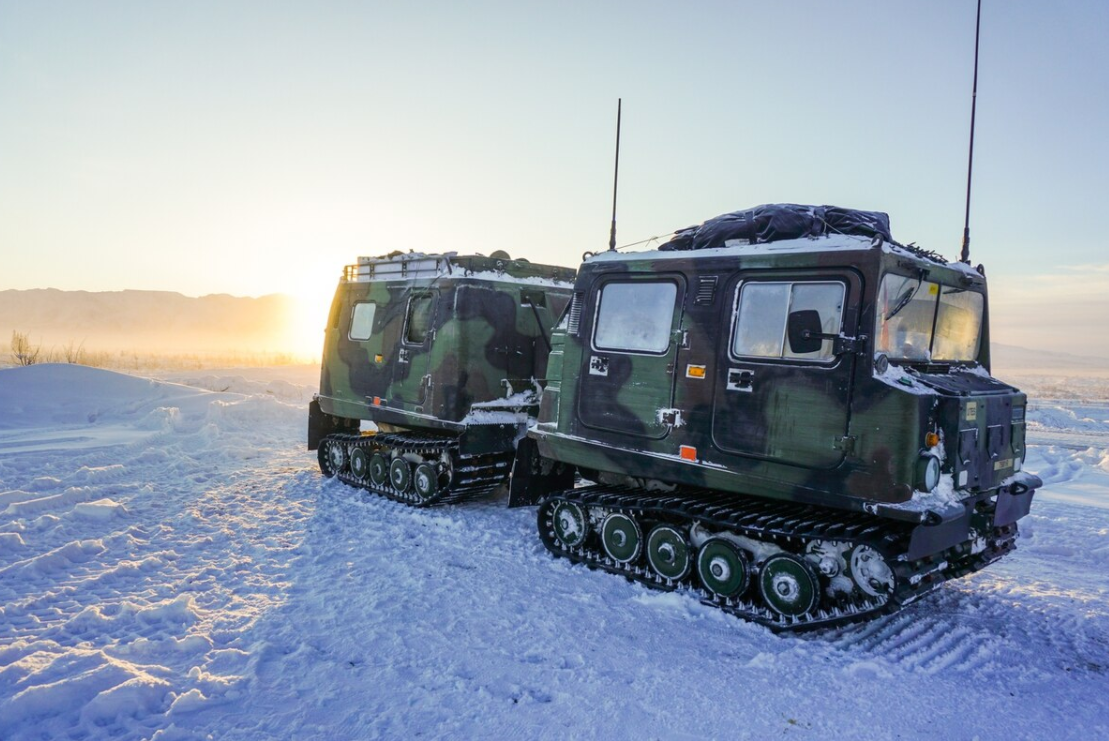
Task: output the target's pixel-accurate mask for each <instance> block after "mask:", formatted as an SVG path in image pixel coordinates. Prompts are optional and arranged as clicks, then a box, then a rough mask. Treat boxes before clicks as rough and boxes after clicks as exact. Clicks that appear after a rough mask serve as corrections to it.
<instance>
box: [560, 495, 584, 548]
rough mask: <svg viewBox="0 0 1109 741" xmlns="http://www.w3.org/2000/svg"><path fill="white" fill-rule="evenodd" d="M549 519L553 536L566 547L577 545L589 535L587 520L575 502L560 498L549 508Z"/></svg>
mask: <svg viewBox="0 0 1109 741" xmlns="http://www.w3.org/2000/svg"><path fill="white" fill-rule="evenodd" d="M551 520H552V527H554V533H555V537H556V538H558V540H559V542H560V543H562V545H564V546H565V547H567V548H576V547H578V546H579V545H581V544H582V543H584V542H585V536H587V535H589V520H588V519H586V517H585V512H584V511H583V510H582V508H581V506H580V505H579V504H577V503H575V502H567V501H566V500H560V501H559V502H558V503H557V504H555V506H554V509H553V510H551Z"/></svg>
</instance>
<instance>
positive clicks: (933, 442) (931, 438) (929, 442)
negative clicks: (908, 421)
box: [924, 432, 940, 448]
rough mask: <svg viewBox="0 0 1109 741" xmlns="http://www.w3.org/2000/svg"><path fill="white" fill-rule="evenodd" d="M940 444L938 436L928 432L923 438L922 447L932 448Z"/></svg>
mask: <svg viewBox="0 0 1109 741" xmlns="http://www.w3.org/2000/svg"><path fill="white" fill-rule="evenodd" d="M939 444H940V436H939V435H937V434H936V433H934V432H929V433H928V434H927V435H925V436H924V447H926V448H934V447H936V446H937V445H939Z"/></svg>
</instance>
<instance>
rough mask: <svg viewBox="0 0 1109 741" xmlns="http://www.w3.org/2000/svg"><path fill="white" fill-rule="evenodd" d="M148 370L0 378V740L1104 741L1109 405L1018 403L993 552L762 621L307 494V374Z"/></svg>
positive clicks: (516, 532) (436, 515)
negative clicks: (877, 603)
mask: <svg viewBox="0 0 1109 741" xmlns="http://www.w3.org/2000/svg"><path fill="white" fill-rule="evenodd" d="M169 380H170V381H175V382H168V381H156V380H151V379H146V378H136V377H131V376H126V375H120V374H116V373H110V372H106V371H99V370H94V369H90V368H83V367H79V366H34V367H30V368H18V369H7V370H0V739H4V740H5V741H7V740H16V739H146V738H152V739H160V740H162V741H171V740H176V739H313V738H327V739H373V738H410V737H415V736H422V737H429V738H488V739H505V738H528V739H531V738H539V739H556V738H557V739H562V738H604V739H639V738H644V739H645V738H663V739H672V738H674V739H705V738H720V739H737V738H738V739H744V738H749V739H766V738H783V737H784V738H815V739H848V738H850V739H968V740H969V739H975V738H976V739H980V740H981V741H985V740H986V739H1005V740H1006V741H1009V740H1010V739H1044V738H1051V739H1053V740H1058V739H1071V738H1073V739H1091V738H1109V714H1106V712H1105V696H1106V689H1107V688H1109V602H1107V596H1109V594H1107V590H1109V402H1107V401H1105V399H1106V398H1109V395H1105V394H1103V395H1102V396H1100V397H1098V398H1097V399H1093V400H1089V399H1085V400H1084V399H1083V398H1067V399H1054V400H1052V399H1046V400H1036V399H1035V398H1034V397H1033V403H1032V404H1031V405H1030V407H1029V413H1028V417H1029V423H1030V429H1029V442H1030V446H1029V457H1028V462H1027V465H1026V468H1027V469H1028V470H1031V471H1033V472H1038V473H1039V474H1040V475H1041V476H1043V478H1044V480H1045V487H1044V489H1043V490H1041V492H1040V493H1039V494H1038V495H1037V499H1036V501H1035V502H1034V504H1033V510H1032V514H1031V515H1030V516H1029V517H1027V518H1025V519H1024V520H1022V522H1021V532H1022V535H1021V538H1020V541H1019V546H1018V550H1017V552H1016V553H1015V554H1013V555H1011V556H1009V557H1007V558H1006V559H1004V560H1002V561H1001V562H999V563H997V564H995V565H994V566H992V567H991V568H989V569H988V570H986V571H985V572H982V573H979V574H976V575H974V576H972V577H969V578H966V579H963V580H960V581H957V582H953V583H950V584H948V585H945V586H944V587H943V588H941V589H940V590H939V591H938V593H936V594H934V595H931V596H929V597H927V598H925V599H923V600H920V601H919V602H917V603H916V604H914V605H912V606H910V607H909V608H907V609H905V610H904V611H903V612H901V613H900V614H898V615H895V616H890V617H887V618H882V619H879V620H876V621H874V622H871V623H868V624H864V625H861V626H854V627H848V628H842V629H836V630H830V631H822V632H817V633H811V634H805V635H774V634H772V633H770V632H769V631H767V630H766V629H764V628H761V627H759V626H757V625H752V624H749V623H745V622H743V621H741V620H738V619H736V618H733V617H730V616H727V615H724V614H722V613H720V612H718V611H717V610H714V609H712V608H709V607H706V606H703V605H701V604H700V603H699V602H698V600H697V598H696V596H694V595H693V594H690V593H685V592H679V593H670V594H666V593H660V592H653V591H650V590H648V589H646V588H644V587H642V586H639V585H636V584H632V583H630V582H627V581H626V580H624V579H621V578H619V577H615V576H611V575H607V574H604V573H598V572H592V571H589V570H588V569H585V568H583V567H580V566H575V565H572V564H570V563H568V562H566V561H564V560H556V559H554V558H552V557H550V556H549V555H548V554H547V552H546V551H545V550H544V549H543V547H542V546H541V544H540V543H539V540H538V538H537V536H536V534H535V522H534V519H535V511H534V510H533V509H528V508H525V509H515V510H509V509H507V508H506V507H505V498H504V496H499V497H493V498H490V499H488V500H485V501H479V502H474V503H470V504H467V505H461V506H452V507H447V508H442V509H437V510H415V509H410V508H407V507H404V506H401V505H399V504H394V503H392V502H389V501H386V500H384V499H380V498H377V497H373V496H368V495H364V494H362V493H360V492H358V491H355V490H352V489H350V488H348V487H346V486H344V485H342V484H340V483H338V482H336V481H334V480H327V479H324V478H323V477H321V476H320V474H319V473H318V470H317V467H316V463H315V454H314V453H309V452H307V451H306V450H305V449H304V434H305V426H306V416H307V415H306V407H307V402H308V400H309V399H310V398H311V393H312V392H313V391H314V390H315V389H314V385H315V382H316V378H315V377H314V376H313V375H311V374H309V373H307V372H304V371H298V372H295V373H293V374H292V375H286V377H283V376H282V373H281V372H280V371H278V370H275V369H260V370H239V371H228V372H226V373H219V372H215V373H213V372H205V373H197V374H192V375H190V374H177V375H175V376H173V377H171V378H170V379H169ZM1105 386H1109V383H1107V384H1105ZM1098 388H1102V389H1103V390H1104V388H1103V387H1101V386H1099V387H1098Z"/></svg>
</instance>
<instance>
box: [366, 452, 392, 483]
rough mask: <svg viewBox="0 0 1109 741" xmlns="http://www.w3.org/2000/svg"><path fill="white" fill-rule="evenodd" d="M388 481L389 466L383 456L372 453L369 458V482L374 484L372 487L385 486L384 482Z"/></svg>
mask: <svg viewBox="0 0 1109 741" xmlns="http://www.w3.org/2000/svg"><path fill="white" fill-rule="evenodd" d="M388 480H389V464H388V462H386V460H385V456H383V455H382V454H381V453H374V454H373V455H371V456H370V481H372V482H374V486H385V482H386V481H388Z"/></svg>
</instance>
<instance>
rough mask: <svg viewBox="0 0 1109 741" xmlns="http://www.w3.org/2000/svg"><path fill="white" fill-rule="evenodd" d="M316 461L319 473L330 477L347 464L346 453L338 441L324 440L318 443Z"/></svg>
mask: <svg viewBox="0 0 1109 741" xmlns="http://www.w3.org/2000/svg"><path fill="white" fill-rule="evenodd" d="M316 459H317V460H318V461H319V462H320V471H322V472H323V475H324V476H328V477H330V476H334V475H335V474H337V473H339V472H340V471H342V470H343V466H344V465H346V462H347V452H346V450H344V449H343V444H342V443H341V442H339V441H338V440H332V439H329V438H325V439H324V440H323V441H322V442H321V443H320V447H319V450H318V451H317V453H316Z"/></svg>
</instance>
